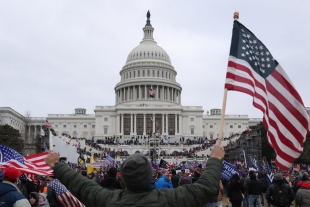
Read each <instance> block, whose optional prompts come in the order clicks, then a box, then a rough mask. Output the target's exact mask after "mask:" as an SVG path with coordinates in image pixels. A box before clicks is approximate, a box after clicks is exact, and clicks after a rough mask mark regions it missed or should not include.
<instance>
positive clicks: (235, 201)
mask: <svg viewBox="0 0 310 207" xmlns="http://www.w3.org/2000/svg"><path fill="white" fill-rule="evenodd" d="M227 193H228V198H229V201H230V202H231V205H232V207H241V203H242V201H243V197H244V186H243V183H242V182H241V180H240V177H239V175H238V174H237V173H236V174H234V175H233V177H232V179H231V181H230V182H229V184H228V186H227Z"/></svg>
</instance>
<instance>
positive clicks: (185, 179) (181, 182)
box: [179, 175, 192, 186]
mask: <svg viewBox="0 0 310 207" xmlns="http://www.w3.org/2000/svg"><path fill="white" fill-rule="evenodd" d="M188 184H192V179H191V178H190V177H189V176H187V175H185V176H183V177H181V178H180V180H179V186H181V185H188Z"/></svg>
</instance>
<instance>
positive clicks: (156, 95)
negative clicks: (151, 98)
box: [155, 85, 159, 100]
mask: <svg viewBox="0 0 310 207" xmlns="http://www.w3.org/2000/svg"><path fill="white" fill-rule="evenodd" d="M158 92H159V91H158V85H157V86H156V94H155V97H156V100H158V95H159V94H158Z"/></svg>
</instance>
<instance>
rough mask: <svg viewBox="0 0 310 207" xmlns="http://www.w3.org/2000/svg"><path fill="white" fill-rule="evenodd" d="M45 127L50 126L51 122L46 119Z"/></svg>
mask: <svg viewBox="0 0 310 207" xmlns="http://www.w3.org/2000/svg"><path fill="white" fill-rule="evenodd" d="M45 127H46V128H47V129H50V128H52V125H51V123H50V122H49V121H48V120H47V119H46V120H45Z"/></svg>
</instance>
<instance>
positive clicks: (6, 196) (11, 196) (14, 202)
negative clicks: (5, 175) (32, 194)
mask: <svg viewBox="0 0 310 207" xmlns="http://www.w3.org/2000/svg"><path fill="white" fill-rule="evenodd" d="M0 206H1V207H30V203H29V201H28V200H27V199H26V198H25V196H23V194H22V193H21V192H20V191H19V189H18V188H17V186H16V185H14V184H13V183H11V182H8V181H2V182H0Z"/></svg>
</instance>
